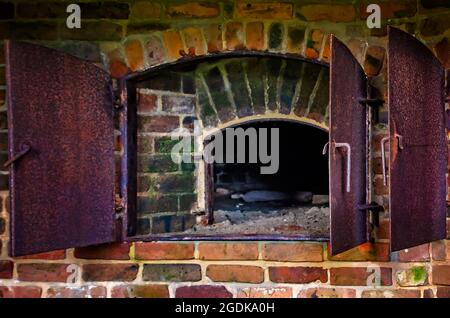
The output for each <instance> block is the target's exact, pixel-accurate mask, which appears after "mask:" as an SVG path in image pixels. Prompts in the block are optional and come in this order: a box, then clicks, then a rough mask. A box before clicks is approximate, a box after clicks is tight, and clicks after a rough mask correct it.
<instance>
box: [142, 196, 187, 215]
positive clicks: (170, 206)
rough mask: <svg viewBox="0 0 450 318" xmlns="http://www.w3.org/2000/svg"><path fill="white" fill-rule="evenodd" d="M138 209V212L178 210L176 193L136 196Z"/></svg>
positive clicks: (149, 212)
mask: <svg viewBox="0 0 450 318" xmlns="http://www.w3.org/2000/svg"><path fill="white" fill-rule="evenodd" d="M138 211H139V213H140V214H152V213H159V212H176V211H178V196H177V195H160V194H156V195H148V196H145V197H144V196H138Z"/></svg>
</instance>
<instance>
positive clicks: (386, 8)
mask: <svg viewBox="0 0 450 318" xmlns="http://www.w3.org/2000/svg"><path fill="white" fill-rule="evenodd" d="M367 3H372V2H370V1H369V2H366V3H361V8H360V13H361V19H362V20H366V19H367V17H368V16H369V14H371V12H367V6H368V4H367ZM373 3H376V4H378V5H379V6H380V8H381V19H383V20H385V19H395V18H404V17H412V16H414V15H415V14H416V12H417V4H416V1H415V0H406V1H404V0H394V1H376V2H373Z"/></svg>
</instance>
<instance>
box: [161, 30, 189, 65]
mask: <svg viewBox="0 0 450 318" xmlns="http://www.w3.org/2000/svg"><path fill="white" fill-rule="evenodd" d="M163 37H164V44H165V45H164V46H165V47H166V50H167V55H168V57H169V58H170V59H174V60H175V59H179V58H180V57H181V56H182V53H183V52H184V46H183V41H182V40H181V36H180V33H179V32H178V31H175V30H168V31H165V32H164V34H163Z"/></svg>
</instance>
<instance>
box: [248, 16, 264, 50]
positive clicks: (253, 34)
mask: <svg viewBox="0 0 450 318" xmlns="http://www.w3.org/2000/svg"><path fill="white" fill-rule="evenodd" d="M245 32H246V33H247V42H246V44H247V48H248V49H250V50H262V49H264V24H263V23H262V22H250V23H247V26H246V30H245Z"/></svg>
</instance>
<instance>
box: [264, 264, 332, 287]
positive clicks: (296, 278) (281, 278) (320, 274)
mask: <svg viewBox="0 0 450 318" xmlns="http://www.w3.org/2000/svg"><path fill="white" fill-rule="evenodd" d="M269 278H270V280H271V281H272V282H274V283H291V284H307V283H312V282H315V281H320V282H322V283H326V282H327V280H328V275H327V270H326V269H323V268H321V267H269Z"/></svg>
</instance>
